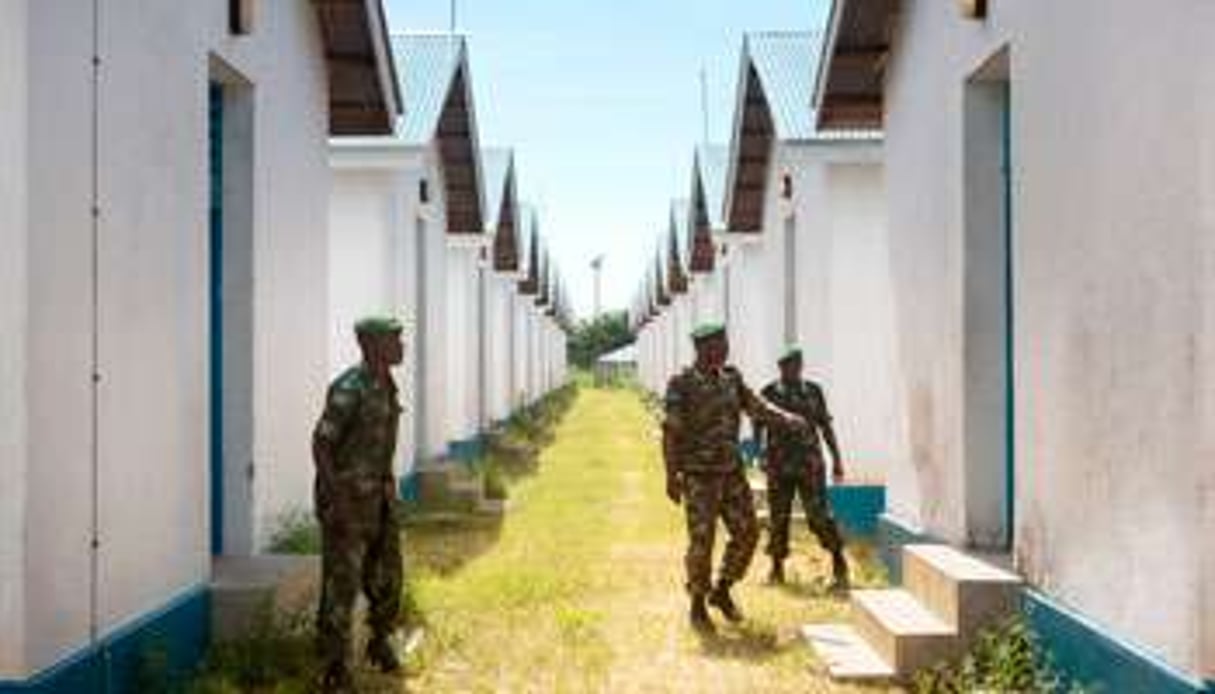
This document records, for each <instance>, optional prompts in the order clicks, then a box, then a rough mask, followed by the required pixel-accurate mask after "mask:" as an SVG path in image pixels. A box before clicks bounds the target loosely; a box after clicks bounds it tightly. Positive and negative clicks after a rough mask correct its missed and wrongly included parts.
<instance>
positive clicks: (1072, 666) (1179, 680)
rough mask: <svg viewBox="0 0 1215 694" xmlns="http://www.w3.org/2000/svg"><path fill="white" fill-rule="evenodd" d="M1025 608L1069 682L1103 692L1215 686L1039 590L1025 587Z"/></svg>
mask: <svg viewBox="0 0 1215 694" xmlns="http://www.w3.org/2000/svg"><path fill="white" fill-rule="evenodd" d="M1022 605H1023V608H1022V609H1023V611H1024V614H1025V617H1026V620H1027V621H1028V622H1029V625H1030V627H1031V628H1032V629H1033V630H1034V632H1035V633H1036V634H1037V635H1038V638H1039V639H1040V640H1041V643H1042V645H1043V647H1045V648H1046V649H1047V650H1048V651H1049V652H1050V654H1051V657H1052V658H1053V660H1054V665H1055V668H1056V669H1057V670H1058V671H1059V672H1060V674H1062V675H1063V676H1065V677H1066V678H1067V679H1068V681H1069V682H1075V683H1077V684H1080V685H1083V686H1085V687H1089V688H1093V689H1094V690H1096V691H1102V692H1152V694H1203V693H1204V692H1211V691H1215V690H1212V688H1211V683H1210V682H1203V681H1201V680H1199V679H1196V678H1191V677H1188V676H1187V675H1185V674H1184V673H1181V672H1179V671H1178V670H1176V669H1175V668H1173V667H1172V666H1170V665H1168V664H1167V663H1165V662H1163V661H1162V660H1160V659H1159V658H1157V657H1156V656H1154V655H1152V654H1150V653H1148V652H1146V651H1144V650H1143V649H1141V648H1139V647H1137V646H1134V645H1132V644H1130V643H1128V642H1126V641H1124V640H1122V639H1120V638H1119V637H1117V636H1114V635H1113V634H1111V633H1109V632H1108V631H1107V630H1105V629H1104V628H1102V627H1101V626H1099V625H1097V624H1096V623H1094V622H1092V621H1091V620H1089V619H1088V618H1087V617H1085V616H1083V615H1081V614H1080V613H1078V612H1075V611H1072V610H1071V609H1069V608H1067V607H1065V606H1063V605H1061V604H1060V603H1058V602H1055V601H1053V600H1051V599H1050V598H1048V597H1047V596H1045V595H1043V594H1042V593H1039V592H1038V591H1036V590H1026V591H1025V595H1024V598H1023V600H1022Z"/></svg>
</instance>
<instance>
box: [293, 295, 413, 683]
mask: <svg viewBox="0 0 1215 694" xmlns="http://www.w3.org/2000/svg"><path fill="white" fill-rule="evenodd" d="M355 334H356V336H357V338H358V341H359V347H360V349H361V350H362V353H363V360H362V362H361V363H360V364H358V365H357V366H353V367H351V368H349V369H347V370H346V371H345V372H344V373H342V375H341V376H339V377H338V378H337V380H335V381H334V382H333V384H332V385H331V386H330V387H329V391H328V394H327V396H326V400H325V411H324V413H323V414H322V415H321V417H320V420H319V421H318V422H317V424H316V429H315V430H314V432H313V436H312V454H313V460H314V462H315V464H316V484H315V489H314V494H315V507H316V514H317V519H318V520H319V521H320V525H321V601H320V606H319V609H318V612H317V649H318V651H319V655H320V658H321V660H322V663H323V665H324V670H323V673H322V682H321V689H322V691H325V692H348V691H353V682H352V679H351V674H350V672H351V671H350V665H349V657H350V653H349V651H350V645H351V621H352V613H353V611H354V603H355V598H356V597H357V596H358V594H359V591H360V589H361V590H362V592H364V593H365V594H366V595H367V600H368V603H369V610H368V622H369V626H370V627H371V640H370V642H369V643H368V646H367V657H368V660H370V661H371V662H372V663H373V664H374V665H376V666H378V667H379V668H380V669H381V670H383V671H385V672H395V671H397V670H399V669H400V666H401V664H400V661H399V660H398V657H397V654H396V651H395V650H394V649H393V648H392V646H391V641H390V637H391V635H392V633H393V631H394V630H395V628H396V622H397V615H398V612H399V605H400V596H401V586H402V567H401V551H400V530H399V528H398V527H397V522H396V515H395V513H394V508H393V504H394V501H395V498H396V484H395V478H394V476H393V471H392V460H393V455H394V453H395V450H396V441H397V426H398V420H399V418H400V414H401V405H400V403H399V402H398V399H397V387H396V384H395V382H394V381H393V378H392V372H391V368H392V367H393V366H395V365H397V364H400V363H401V359H402V354H403V349H404V348H403V345H402V343H401V324H400V323H399V322H397V321H396V320H395V319H392V318H382V317H372V318H366V319H363V320H361V321H359V322H358V324H357V325H356V326H355Z"/></svg>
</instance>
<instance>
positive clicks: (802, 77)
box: [744, 32, 823, 140]
mask: <svg viewBox="0 0 1215 694" xmlns="http://www.w3.org/2000/svg"><path fill="white" fill-rule="evenodd" d="M822 42H823V35H822V33H821V32H758V33H754V34H747V37H746V39H745V43H744V51H745V52H746V56H747V58H748V59H749V60H750V61H751V65H753V66H754V67H755V72H756V73H757V74H758V75H759V81H760V85H761V86H762V87H763V90H764V96H765V97H767V100H768V107H769V109H771V111H772V121H773V124H774V126H775V128H776V138H777V139H778V140H804V139H809V138H811V137H813V136H814V134H815V127H814V122H815V119H814V117H813V116H814V114H813V112H812V110H811V109H812V104H813V100H814V76H815V75H816V74H818V60H819V52H820V50H821V48H822Z"/></svg>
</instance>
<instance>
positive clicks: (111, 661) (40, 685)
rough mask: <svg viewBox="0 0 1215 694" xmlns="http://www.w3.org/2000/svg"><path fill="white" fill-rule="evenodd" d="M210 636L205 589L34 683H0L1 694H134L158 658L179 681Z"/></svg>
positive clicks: (31, 680)
mask: <svg viewBox="0 0 1215 694" xmlns="http://www.w3.org/2000/svg"><path fill="white" fill-rule="evenodd" d="M210 638H211V595H210V592H209V590H208V589H207V588H206V587H205V586H200V587H197V588H193V589H191V590H189V591H187V592H185V593H183V594H182V595H180V596H178V597H177V598H175V599H174V600H172V601H171V602H169V603H168V604H167V605H164V606H163V607H161V608H159V609H157V610H155V611H154V612H151V613H149V614H147V615H145V616H143V617H140V618H138V619H135V620H134V621H132V622H129V623H128V624H126V625H124V626H122V627H120V628H118V629H117V630H115V631H114V632H113V633H111V634H110V635H108V636H106V637H105V638H104V639H102V641H101V642H100V643H98V644H97V645H96V646H93V647H89V648H85V649H83V650H80V651H77V652H76V653H73V654H72V655H70V656H68V657H67V658H64V659H63V660H62V661H60V662H59V663H57V664H55V665H53V666H52V667H50V668H48V669H46V670H43V671H42V672H39V673H38V674H36V675H34V676H32V677H30V678H29V679H26V680H21V681H9V680H5V681H0V694H30V693H36V694H89V693H92V692H104V693H105V694H126V693H127V692H131V693H132V694H135V693H137V692H139V691H140V689H141V687H140V684H141V682H140V675H141V670H142V669H143V668H145V667H147V665H148V664H149V663H151V662H152V660H153V659H163V660H162V661H161V662H162V663H163V666H164V667H163V673H164V674H165V675H166V676H168V677H169V678H171V679H175V680H179V679H181V678H183V677H184V676H186V675H188V674H189V673H190V672H191V671H193V669H194V668H195V667H196V666H197V665H198V663H199V662H200V661H201V660H202V657H203V655H204V653H205V652H206V648H207V644H208V643H209V642H210ZM149 672H150V670H149ZM145 684H146V683H145Z"/></svg>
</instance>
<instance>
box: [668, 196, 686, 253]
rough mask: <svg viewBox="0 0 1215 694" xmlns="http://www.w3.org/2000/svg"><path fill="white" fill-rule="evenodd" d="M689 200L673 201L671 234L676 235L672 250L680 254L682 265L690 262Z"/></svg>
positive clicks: (679, 199)
mask: <svg viewBox="0 0 1215 694" xmlns="http://www.w3.org/2000/svg"><path fill="white" fill-rule="evenodd" d="M688 205H689V203H688V200H687V198H678V199H675V200H672V201H671V232H670V233H671V234H673V235H674V237H675V238H674V247H673V248H672V249H671V250H673V251H674V252H675V253H677V254H678V259H679V263H680V265H686V264H687V262H688V243H689V239H688V235H689V234H690V233H691V225H690V224H689V221H690V220H689V219H688Z"/></svg>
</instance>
